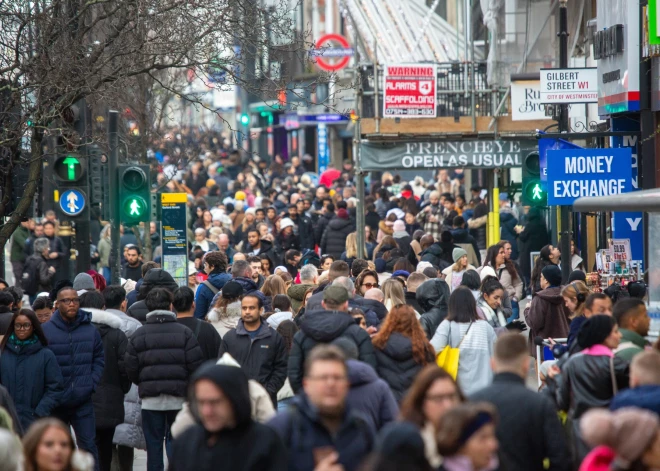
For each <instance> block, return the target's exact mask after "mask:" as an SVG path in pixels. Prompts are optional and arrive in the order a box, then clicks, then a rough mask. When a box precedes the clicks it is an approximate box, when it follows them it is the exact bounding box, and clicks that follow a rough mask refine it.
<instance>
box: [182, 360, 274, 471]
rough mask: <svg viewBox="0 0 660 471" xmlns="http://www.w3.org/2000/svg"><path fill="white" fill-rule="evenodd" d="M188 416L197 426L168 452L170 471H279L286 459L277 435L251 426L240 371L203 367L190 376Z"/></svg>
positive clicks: (257, 425) (246, 390)
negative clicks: (215, 469) (216, 468)
mask: <svg viewBox="0 0 660 471" xmlns="http://www.w3.org/2000/svg"><path fill="white" fill-rule="evenodd" d="M190 393H191V394H190V396H191V397H190V403H191V407H190V408H191V411H192V412H193V415H194V416H195V418H196V419H197V423H196V424H195V425H193V426H191V427H190V428H188V429H187V430H186V431H185V432H183V434H182V435H181V436H180V437H179V439H177V440H175V441H174V444H173V446H172V459H171V461H170V463H169V464H170V469H171V470H172V471H188V470H190V471H193V470H199V469H207V468H208V467H209V463H223V466H227V469H235V470H246V471H247V470H253V469H263V470H280V469H285V468H286V466H287V453H286V449H285V448H284V445H283V444H282V441H281V440H280V439H279V438H278V437H277V433H276V432H275V431H274V430H273V429H271V428H269V427H268V426H266V425H263V424H260V423H258V422H255V421H254V420H253V419H252V414H251V402H250V388H249V384H248V378H247V376H246V374H245V373H244V372H243V370H242V369H241V368H236V367H234V366H229V365H214V364H212V363H206V364H204V365H203V366H202V367H201V368H200V369H199V370H198V371H197V372H196V373H195V375H194V376H193V379H192V386H191V391H190Z"/></svg>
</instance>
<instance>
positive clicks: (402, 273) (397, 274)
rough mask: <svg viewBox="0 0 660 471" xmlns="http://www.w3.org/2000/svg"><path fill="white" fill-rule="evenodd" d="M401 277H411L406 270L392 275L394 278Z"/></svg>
mask: <svg viewBox="0 0 660 471" xmlns="http://www.w3.org/2000/svg"><path fill="white" fill-rule="evenodd" d="M397 276H401V277H403V278H408V277H409V276H410V273H408V272H407V271H406V270H397V271H395V272H394V273H392V278H394V277H397Z"/></svg>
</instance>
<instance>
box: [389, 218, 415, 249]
mask: <svg viewBox="0 0 660 471" xmlns="http://www.w3.org/2000/svg"><path fill="white" fill-rule="evenodd" d="M392 230H393V232H392V237H394V240H396V243H397V245H398V246H399V249H400V250H401V252H403V256H404V257H406V258H407V257H408V254H409V253H410V250H411V248H410V243H411V242H412V237H411V236H410V234H408V231H406V223H405V222H403V220H402V219H397V220H396V221H394V224H393V225H392Z"/></svg>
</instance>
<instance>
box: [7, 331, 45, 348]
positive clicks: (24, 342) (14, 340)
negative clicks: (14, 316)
mask: <svg viewBox="0 0 660 471" xmlns="http://www.w3.org/2000/svg"><path fill="white" fill-rule="evenodd" d="M7 341H8V342H9V343H11V344H12V345H16V346H17V347H25V346H26V345H33V344H35V343H37V342H38V341H39V339H38V338H37V336H36V335H34V334H32V335H31V336H30V337H29V338H27V339H25V340H19V339H18V337H16V334H15V333H14V332H12V333H11V335H10V336H9V340H7Z"/></svg>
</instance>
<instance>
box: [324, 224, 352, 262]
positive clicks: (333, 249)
mask: <svg viewBox="0 0 660 471" xmlns="http://www.w3.org/2000/svg"><path fill="white" fill-rule="evenodd" d="M351 232H355V223H353V222H352V221H351V220H350V219H342V218H340V217H339V216H335V217H334V218H332V220H331V221H330V222H329V223H328V227H327V229H326V230H325V232H324V233H323V237H321V244H320V245H321V252H322V253H323V254H328V255H332V256H333V257H334V258H335V260H339V258H340V257H341V254H342V253H343V252H344V250H346V238H347V237H348V234H350V233H351Z"/></svg>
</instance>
